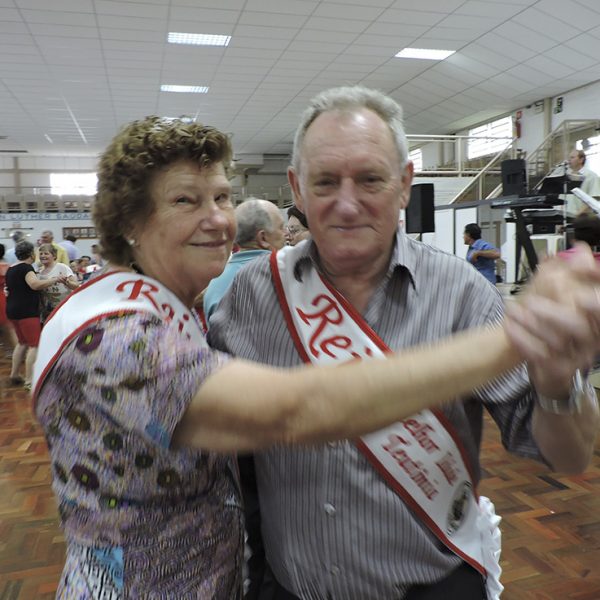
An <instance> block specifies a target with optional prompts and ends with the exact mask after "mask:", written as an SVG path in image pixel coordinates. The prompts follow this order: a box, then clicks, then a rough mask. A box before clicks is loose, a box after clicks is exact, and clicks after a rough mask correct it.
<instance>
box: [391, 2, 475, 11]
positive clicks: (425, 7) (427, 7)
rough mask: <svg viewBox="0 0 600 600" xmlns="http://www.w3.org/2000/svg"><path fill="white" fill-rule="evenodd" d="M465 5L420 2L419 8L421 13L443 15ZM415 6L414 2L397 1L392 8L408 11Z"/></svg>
mask: <svg viewBox="0 0 600 600" xmlns="http://www.w3.org/2000/svg"><path fill="white" fill-rule="evenodd" d="M462 4H464V0H419V4H418V8H419V10H421V11H430V12H438V13H442V14H450V13H452V12H454V11H455V10H456V9H457V8H459V7H460V6H461V5H462ZM411 6H413V3H412V2H407V0H396V2H393V3H392V4H391V6H390V8H399V9H406V8H411Z"/></svg>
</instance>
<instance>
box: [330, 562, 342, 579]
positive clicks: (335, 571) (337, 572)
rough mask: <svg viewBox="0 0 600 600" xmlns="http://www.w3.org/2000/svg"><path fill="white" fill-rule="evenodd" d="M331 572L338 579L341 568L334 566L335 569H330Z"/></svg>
mask: <svg viewBox="0 0 600 600" xmlns="http://www.w3.org/2000/svg"><path fill="white" fill-rule="evenodd" d="M329 572H330V573H331V574H332V575H335V576H336V577H337V576H338V575H339V574H340V568H339V567H336V566H335V565H333V567H331V569H329Z"/></svg>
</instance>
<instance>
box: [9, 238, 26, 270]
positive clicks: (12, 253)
mask: <svg viewBox="0 0 600 600" xmlns="http://www.w3.org/2000/svg"><path fill="white" fill-rule="evenodd" d="M10 237H11V239H12V241H13V247H12V248H10V249H9V250H7V251H6V254H5V255H4V261H5V262H7V263H8V264H9V265H14V264H15V263H16V262H17V257H16V256H15V248H16V246H17V244H18V243H19V242H22V241H23V240H24V239H25V234H24V233H23V232H22V231H15V232H14V233H13V234H12V235H11V236H10Z"/></svg>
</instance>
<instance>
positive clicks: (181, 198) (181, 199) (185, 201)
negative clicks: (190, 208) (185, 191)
mask: <svg viewBox="0 0 600 600" xmlns="http://www.w3.org/2000/svg"><path fill="white" fill-rule="evenodd" d="M189 202H191V200H190V199H189V198H187V197H186V196H179V198H176V199H175V204H188V203H189Z"/></svg>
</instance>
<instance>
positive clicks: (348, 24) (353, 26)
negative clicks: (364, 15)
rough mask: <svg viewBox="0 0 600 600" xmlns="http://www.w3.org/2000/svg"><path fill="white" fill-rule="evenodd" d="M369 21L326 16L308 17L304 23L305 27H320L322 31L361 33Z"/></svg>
mask: <svg viewBox="0 0 600 600" xmlns="http://www.w3.org/2000/svg"><path fill="white" fill-rule="evenodd" d="M370 23H371V22H370V21H360V20H359V21H355V20H352V19H345V18H341V19H333V18H326V17H314V16H312V17H309V19H308V20H307V21H306V23H305V24H304V27H305V28H310V29H320V30H324V31H345V32H354V33H361V32H363V31H364V30H365V29H366V28H367V27H368V26H369V25H370Z"/></svg>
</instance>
